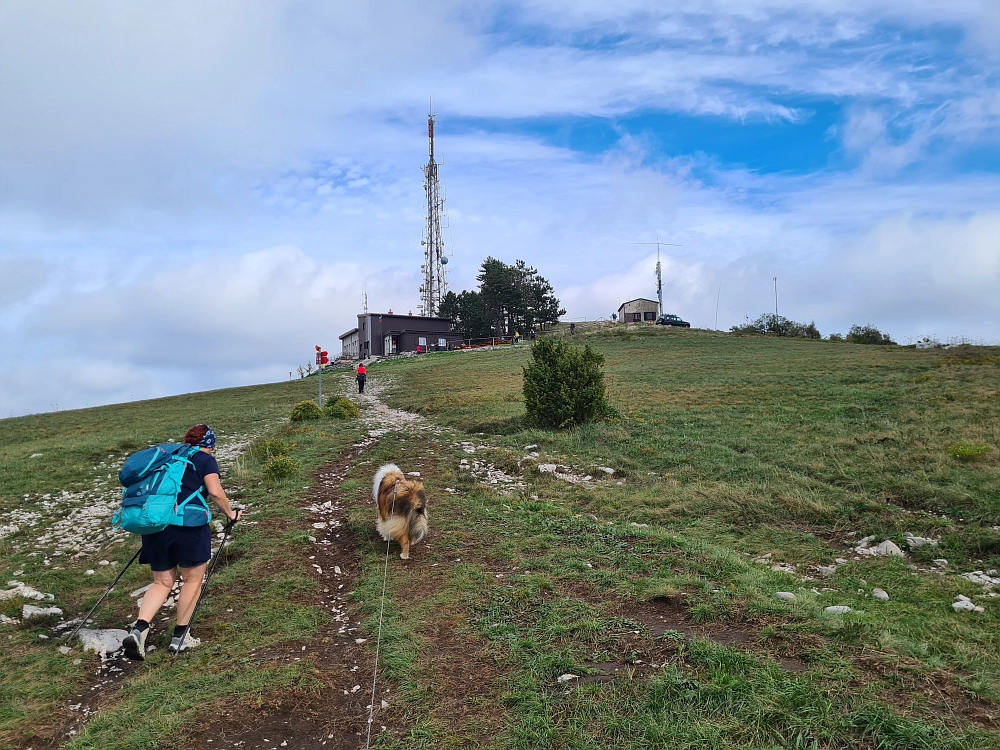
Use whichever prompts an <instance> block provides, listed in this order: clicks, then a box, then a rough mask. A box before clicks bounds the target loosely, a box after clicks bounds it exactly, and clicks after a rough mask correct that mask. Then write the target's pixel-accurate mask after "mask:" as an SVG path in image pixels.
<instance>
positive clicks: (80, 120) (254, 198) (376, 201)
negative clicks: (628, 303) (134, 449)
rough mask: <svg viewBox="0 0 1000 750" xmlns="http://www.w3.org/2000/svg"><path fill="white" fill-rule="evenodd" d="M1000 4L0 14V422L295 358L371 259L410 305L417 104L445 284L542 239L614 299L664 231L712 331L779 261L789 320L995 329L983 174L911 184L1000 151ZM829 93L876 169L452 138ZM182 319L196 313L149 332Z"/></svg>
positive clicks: (689, 0)
mask: <svg viewBox="0 0 1000 750" xmlns="http://www.w3.org/2000/svg"><path fill="white" fill-rule="evenodd" d="M998 7H1000V6H998V5H997V4H996V3H993V2H989V0H954V1H953V2H949V3H944V4H942V3H940V2H937V1H936V0H913V1H912V2H908V3H898V2H891V1H890V0H850V1H845V0H814V1H813V2H811V3H808V4H805V5H804V4H803V3H801V2H799V1H798V0H679V2H675V3H670V4H663V3H651V2H647V1H642V2H640V1H639V0H623V1H622V2H619V3H610V2H603V1H602V2H598V1H597V0H574V1H573V2H567V0H544V1H540V2H532V3H523V4H520V5H519V4H516V3H513V4H511V3H497V4H486V5H483V4H479V5H472V4H469V3H463V2H446V3H437V4H431V5H414V4H412V3H406V2H401V1H396V2H379V1H376V2H371V3H364V4H355V5H343V4H341V5H330V4H322V3H309V2H303V3H294V4H292V3H277V4H276V3H253V2H251V3H245V2H235V1H233V2H223V3H215V4H211V5H205V4H199V3H193V2H179V3H169V4H163V3H152V2H137V3H131V4H130V5H129V6H128V8H127V9H125V10H123V9H122V8H121V7H120V6H117V5H112V4H106V5H102V4H100V3H98V4H93V3H91V4H88V5H80V4H76V3H64V4H61V5H60V4H58V3H57V4H56V5H52V4H51V3H50V4H46V5H44V6H41V5H38V4H36V3H29V2H8V3H6V4H4V5H3V7H2V9H0V90H2V91H3V92H4V105H3V106H2V107H0V346H2V347H3V356H2V357H0V360H2V361H0V413H3V414H7V413H10V412H11V411H14V412H20V411H24V410H34V409H44V408H49V406H50V405H51V404H53V403H59V404H60V405H63V406H65V405H79V404H90V403H99V402H104V401H109V400H119V399H127V398H131V397H136V398H138V397H146V396H152V395H161V394H165V393H171V392H177V391H180V390H185V389H187V390H190V389H201V388H208V387H218V386H222V385H230V384H236V383H241V382H254V381H258V380H266V379H273V378H280V377H282V376H283V375H285V374H287V372H288V369H289V368H293V367H294V365H295V363H297V362H300V361H304V358H305V356H307V355H308V352H309V351H310V349H311V347H312V345H313V344H314V343H323V344H324V345H326V346H328V348H330V347H335V345H336V344H335V342H336V335H337V334H338V333H340V332H342V331H343V330H345V329H346V328H348V327H350V322H351V316H352V315H354V314H355V313H356V312H357V310H358V307H359V305H360V287H361V285H362V284H363V283H364V282H365V281H366V280H367V281H368V286H369V296H370V301H371V306H372V308H373V309H377V308H380V307H381V308H388V307H390V306H391V307H393V308H394V309H397V310H399V309H404V310H405V309H408V308H409V307H415V306H416V304H417V299H416V296H417V291H416V290H417V287H418V284H419V281H418V278H417V275H418V270H419V263H420V252H421V250H420V247H419V244H418V243H419V240H420V232H421V227H422V217H421V211H422V204H423V190H422V186H421V175H420V172H419V168H418V167H419V165H420V164H421V163H422V162H423V160H424V159H425V158H426V141H425V139H424V131H423V126H424V125H423V119H424V113H425V112H426V107H427V97H428V95H430V94H434V96H435V101H436V105H437V106H438V107H440V110H441V118H440V120H439V131H438V132H439V140H438V149H439V157H441V158H443V160H444V166H443V169H442V174H443V176H444V178H445V180H446V184H447V187H448V191H449V200H448V206H449V208H450V211H451V213H450V216H451V224H452V226H451V229H450V230H449V232H448V238H449V240H450V245H449V246H450V247H451V248H453V249H454V250H455V259H454V261H453V263H452V264H451V265H450V268H451V269H452V284H453V286H454V287H455V288H458V289H461V288H470V287H471V286H472V285H473V284H474V276H475V273H476V270H477V266H478V264H479V263H480V262H481V260H482V259H483V258H484V257H485V256H486V255H488V254H490V255H494V256H495V257H499V258H501V259H503V260H505V261H508V262H512V261H513V260H515V259H517V258H523V259H525V260H527V261H528V262H529V263H531V264H532V265H534V266H536V267H537V268H538V269H539V271H540V272H541V273H542V275H543V276H546V277H547V278H549V279H550V280H551V281H552V282H553V283H554V284H555V286H556V291H557V293H558V294H560V295H561V296H562V297H563V298H564V302H565V303H566V306H567V307H568V308H569V314H570V315H571V316H583V315H586V316H588V317H595V316H597V315H607V314H608V313H609V312H612V311H614V309H615V308H617V305H618V303H619V302H620V301H622V299H627V298H631V297H635V296H652V295H653V294H654V293H655V288H654V287H653V281H652V261H651V260H650V257H651V256H650V254H649V248H648V247H644V246H632V245H629V244H628V243H629V242H630V241H638V240H651V239H653V238H655V237H656V236H659V237H660V238H661V239H665V240H667V241H672V242H677V243H680V244H681V245H683V247H681V248H672V249H671V250H670V251H669V252H668V253H665V255H664V264H665V284H666V286H665V293H666V300H667V303H668V307H669V308H670V309H671V310H672V311H674V312H677V313H679V314H681V315H684V316H686V317H689V318H690V319H691V320H692V322H693V323H695V324H696V325H700V326H711V325H714V320H715V299H716V294H717V292H718V284H719V282H720V281H721V283H722V295H721V305H720V317H719V325H720V326H721V327H728V326H729V325H732V324H733V323H737V322H740V321H741V320H742V319H743V316H744V315H745V314H747V315H756V314H759V313H760V312H763V311H765V310H768V309H770V306H771V304H772V303H773V290H772V286H771V279H772V277H773V276H775V275H777V276H778V277H779V287H780V291H781V304H782V312H785V313H787V314H789V315H790V316H792V317H796V318H799V319H812V318H815V319H816V321H817V323H818V324H819V325H820V327H821V329H823V330H824V331H828V330H831V329H841V330H843V329H846V326H847V325H850V323H853V322H873V323H876V324H884V325H885V326H886V327H888V328H889V330H890V331H891V332H892V333H894V334H896V335H897V336H900V337H905V336H907V335H911V333H912V335H917V334H920V333H922V332H925V329H927V328H934V329H935V330H934V331H933V332H936V333H938V334H939V335H960V334H966V335H970V336H979V337H983V338H989V339H996V338H998V335H997V329H996V324H995V323H994V322H993V321H995V320H997V319H998V317H997V315H996V314H995V313H996V312H997V311H996V308H995V304H996V303H995V302H994V301H993V300H994V297H996V295H995V289H996V288H997V287H996V284H995V281H996V258H997V256H998V251H997V248H996V245H995V243H994V244H991V242H993V241H992V240H991V237H995V236H997V234H996V230H997V224H996V221H997V220H996V215H995V214H994V213H993V211H994V210H995V207H994V203H995V200H994V199H993V196H995V195H996V194H998V193H1000V184H998V180H997V179H996V178H994V177H993V176H991V175H988V174H987V175H971V174H964V175H963V174H961V173H955V172H954V171H949V170H947V169H942V170H937V171H932V170H926V171H925V172H921V173H920V174H919V175H918V176H916V177H914V178H913V179H911V180H909V181H907V182H903V181H902V180H901V179H900V177H899V175H900V174H910V173H912V172H913V171H914V169H918V170H919V168H920V167H921V166H922V165H925V164H927V163H929V161H930V159H931V157H930V156H928V155H929V154H932V155H933V158H935V159H939V160H940V159H943V158H944V157H942V156H941V155H942V154H944V155H945V156H947V155H948V154H949V153H952V152H957V151H958V150H960V149H969V148H975V147H979V146H986V147H995V146H996V143H997V138H996V135H997V131H998V128H1000V93H998V85H997V78H996V68H995V57H991V55H994V54H995V51H996V49H1000V44H997V43H996V42H997V39H998V31H1000V13H998V11H997V8H998ZM942 28H944V29H946V30H947V31H948V33H949V34H951V36H948V37H946V36H943V35H941V34H940V33H939V32H940V29H942ZM953 32H957V35H958V36H960V37H962V41H961V42H955V41H954V39H955V34H954V33H953ZM817 101H822V102H835V103H836V104H837V106H840V105H842V104H843V105H846V106H847V107H848V111H849V115H848V116H847V118H846V121H845V122H844V123H843V125H842V127H840V128H839V129H838V131H837V138H838V139H839V142H840V143H841V144H842V145H843V147H844V150H845V152H846V153H847V154H848V156H850V157H852V158H854V159H856V160H857V162H858V163H859V164H860V165H861V166H860V167H859V168H858V169H857V170H855V171H853V172H850V171H849V172H841V173H835V172H831V171H821V172H818V173H816V174H811V175H805V176H790V175H781V174H779V175H757V174H754V173H752V172H750V171H746V170H723V169H721V168H720V167H719V166H718V165H717V164H714V163H713V162H712V158H711V156H708V157H706V158H704V159H702V158H701V157H679V158H668V157H669V155H666V156H665V155H664V154H661V153H657V152H656V147H655V145H654V144H652V143H651V142H647V141H645V140H644V139H643V138H640V137H635V136H631V135H629V134H627V133H624V132H623V133H621V138H620V140H619V142H618V144H617V145H616V146H615V147H614V148H613V149H612V150H611V151H610V152H608V153H605V154H603V155H599V156H595V155H587V154H580V153H575V152H572V151H570V150H568V149H563V148H558V147H554V146H551V145H545V144H543V143H541V142H540V140H539V139H535V138H532V137H530V136H525V135H520V136H514V135H506V134H501V135H497V134H494V133H490V132H487V131H486V130H485V129H484V132H481V133H476V132H468V130H466V131H465V132H464V134H463V135H461V136H456V135H453V134H452V133H451V132H449V122H452V121H453V120H452V118H454V117H455V116H456V115H462V116H466V117H469V118H485V119H487V120H490V119H492V120H494V122H493V123H491V124H492V125H496V122H495V121H496V120H499V121H503V120H507V119H511V118H526V119H529V120H530V119H531V118H537V117H542V116H545V117H548V118H549V120H550V121H554V122H558V118H561V117H569V116H573V117H582V118H590V117H610V118H612V119H614V117H617V116H618V115H622V114H626V115H627V114H631V113H634V112H640V111H646V110H650V109H654V110H656V109H662V110H667V111H672V112H685V113H689V114H694V115H705V114H712V115H714V116H721V117H725V118H729V119H731V120H735V121H740V120H741V119H747V120H749V119H757V120H764V119H769V120H771V121H783V122H802V121H806V120H807V119H808V117H809V116H810V112H809V109H810V107H812V106H814V105H813V102H817ZM466 127H467V124H466ZM494 129H495V128H494ZM937 163H944V162H940V161H939V162H937ZM942 258H947V260H943V259H942ZM990 284H993V286H990ZM163 319H168V320H178V321H181V322H182V323H183V324H184V325H183V327H182V328H178V329H171V330H170V331H169V332H168V333H166V334H164V335H162V336H161V337H159V339H157V340H156V341H155V342H151V339H150V337H149V335H148V329H149V326H150V324H151V321H159V320H163ZM181 331H183V333H182V332H181ZM53 357H67V358H69V359H70V361H71V363H72V366H68V367H65V368H51V367H50V366H49V365H50V362H51V361H52V358H53ZM51 393H58V394H59V400H58V401H55V400H53V397H52V396H51V395H50V394H51Z"/></svg>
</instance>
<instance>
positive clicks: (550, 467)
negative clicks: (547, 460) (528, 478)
mask: <svg viewBox="0 0 1000 750" xmlns="http://www.w3.org/2000/svg"><path fill="white" fill-rule="evenodd" d="M557 467H558V464H538V472H539V473H540V474H555V473H556V468H557Z"/></svg>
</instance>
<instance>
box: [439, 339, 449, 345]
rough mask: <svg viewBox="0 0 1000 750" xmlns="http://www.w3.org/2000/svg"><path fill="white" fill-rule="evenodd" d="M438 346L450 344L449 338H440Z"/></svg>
mask: <svg viewBox="0 0 1000 750" xmlns="http://www.w3.org/2000/svg"><path fill="white" fill-rule="evenodd" d="M438 346H448V339H438Z"/></svg>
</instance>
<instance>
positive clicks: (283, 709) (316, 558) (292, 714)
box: [191, 379, 445, 750]
mask: <svg viewBox="0 0 1000 750" xmlns="http://www.w3.org/2000/svg"><path fill="white" fill-rule="evenodd" d="M349 385H351V386H353V383H350V384H349ZM390 387H391V383H389V382H386V381H384V380H382V379H372V380H370V381H369V383H368V385H367V387H366V393H365V394H364V395H359V394H357V393H356V392H348V390H347V389H344V393H343V395H345V396H348V397H349V398H351V399H352V400H354V401H355V402H356V403H360V404H361V405H362V406H363V407H364V408H363V412H362V416H361V418H360V421H361V423H362V425H363V426H364V436H363V437H362V439H361V440H360V442H358V443H355V444H354V445H353V446H352V447H351V449H350V450H349V451H348V452H347V453H346V454H344V455H342V456H340V457H339V458H338V459H337V460H336V461H333V462H331V463H329V464H326V465H325V466H323V467H322V468H321V469H320V471H319V472H318V474H317V476H316V481H315V482H314V483H313V484H312V485H311V487H310V489H309V493H308V495H307V496H306V497H305V498H304V505H303V509H304V510H305V511H306V512H307V514H308V529H309V533H310V537H309V541H310V545H309V546H308V547H305V548H304V549H305V550H306V551H307V554H306V556H307V558H308V559H307V562H308V567H309V568H311V570H312V574H313V576H314V577H315V580H316V582H317V584H318V585H317V588H316V591H317V593H318V598H317V600H316V601H315V602H314V603H315V605H316V606H319V607H321V608H323V609H324V610H325V611H326V612H328V613H329V615H330V617H331V625H330V627H329V628H328V629H327V630H326V632H325V633H324V634H322V635H321V636H320V637H319V638H318V641H303V642H301V643H300V642H292V643H288V644H285V645H284V646H285V647H284V648H283V650H278V651H272V652H268V653H263V652H262V653H255V654H252V655H251V658H253V659H255V660H257V661H258V663H260V664H262V665H263V664H274V663H282V662H285V663H287V662H288V661H291V660H309V661H310V662H311V665H312V667H313V669H314V672H315V674H316V676H317V677H318V678H319V680H320V681H321V682H323V683H324V685H325V687H324V688H323V689H322V690H321V691H319V692H318V693H316V694H313V695H310V696H308V697H303V696H302V695H296V697H295V699H294V700H292V701H287V702H285V701H281V700H279V701H277V702H275V703H273V704H269V705H266V706H265V707H264V708H263V709H262V710H259V711H255V712H252V713H249V712H247V711H246V710H239V709H234V710H233V712H231V714H230V715H227V716H225V717H224V718H223V720H221V721H213V722H212V723H211V724H210V725H208V726H206V727H205V728H204V729H203V730H201V731H199V732H197V733H196V734H195V735H194V736H193V737H192V738H191V740H192V741H199V742H202V743H205V745H204V746H209V747H217V748H226V747H232V748H242V749H245V750H251V749H254V748H281V747H287V748H299V749H311V748H324V747H336V748H363V747H365V746H366V744H367V740H368V723H369V717H371V718H372V742H374V740H375V738H376V737H377V736H378V734H379V733H381V732H387V731H391V732H401V731H403V728H402V727H400V726H398V719H397V718H396V717H395V715H394V713H393V709H392V695H391V686H388V685H385V684H381V681H380V680H376V681H375V695H374V700H373V697H372V683H373V680H372V678H373V669H374V652H375V648H374V646H375V644H374V643H373V642H372V641H371V640H370V639H369V638H368V636H367V634H366V633H365V632H363V631H362V629H361V620H360V614H359V607H358V605H357V603H356V602H355V601H354V600H353V599H352V598H351V595H352V594H353V593H354V587H355V584H356V581H357V578H358V576H359V574H360V573H361V560H360V551H359V545H358V541H357V539H356V536H355V535H354V534H353V533H352V532H351V531H350V522H349V515H350V513H351V511H352V510H354V511H356V510H357V509H358V507H364V508H365V510H366V511H370V512H371V514H372V534H373V536H374V506H373V504H372V501H371V495H370V490H367V491H366V492H364V493H347V494H342V493H341V489H340V488H341V485H342V484H343V482H344V480H345V478H346V476H347V474H348V472H349V471H351V470H352V469H355V467H357V469H360V468H361V467H363V469H364V470H363V473H362V472H361V471H358V470H357V469H356V470H355V471H354V472H353V474H352V478H356V477H365V478H369V481H370V476H372V475H373V474H374V472H375V469H376V468H377V467H375V466H374V465H372V463H371V461H369V460H366V459H365V458H364V457H365V455H366V454H367V453H368V451H370V450H371V449H372V448H373V447H374V446H376V445H377V444H378V442H379V441H380V440H381V439H382V438H383V437H384V436H386V435H387V434H389V433H391V432H394V431H402V432H405V433H406V434H407V435H408V436H419V435H433V436H438V435H441V434H443V433H444V432H445V431H444V430H443V428H441V427H439V426H437V425H434V424H433V423H431V422H429V421H428V420H426V419H424V418H423V417H421V416H420V415H417V414H413V413H410V412H404V411H400V410H398V409H392V408H390V407H388V406H386V405H385V403H384V402H383V401H382V398H381V397H382V396H383V395H384V394H385V392H386V391H387V390H388V388H390ZM369 469H370V470H369ZM393 560H394V561H395V562H397V563H398V562H399V561H398V560H395V555H393ZM391 564H392V561H390V565H391ZM390 573H391V571H390ZM209 742H211V745H209V744H208V743H209Z"/></svg>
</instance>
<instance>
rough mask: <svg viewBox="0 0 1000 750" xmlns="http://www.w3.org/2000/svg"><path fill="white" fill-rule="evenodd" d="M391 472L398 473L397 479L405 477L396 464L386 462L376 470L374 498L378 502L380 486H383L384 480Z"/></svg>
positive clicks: (373, 485) (373, 489)
mask: <svg viewBox="0 0 1000 750" xmlns="http://www.w3.org/2000/svg"><path fill="white" fill-rule="evenodd" d="M390 474H397V475H398V476H397V477H394V478H396V479H402V478H403V471H402V469H400V468H399V467H398V466H396V464H385V465H384V466H382V467H381V468H380V469H379V470H378V471H376V472H375V479H374V481H373V482H372V500H374V501H375V502H376V503H377V502H378V491H379V487H381V486H382V480H383V479H385V478H386V477H387V476H389V475H390Z"/></svg>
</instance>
